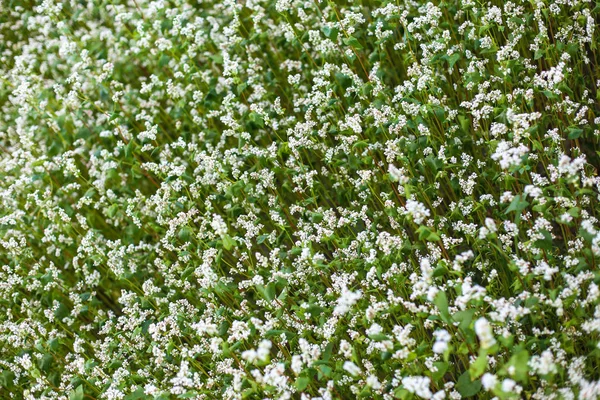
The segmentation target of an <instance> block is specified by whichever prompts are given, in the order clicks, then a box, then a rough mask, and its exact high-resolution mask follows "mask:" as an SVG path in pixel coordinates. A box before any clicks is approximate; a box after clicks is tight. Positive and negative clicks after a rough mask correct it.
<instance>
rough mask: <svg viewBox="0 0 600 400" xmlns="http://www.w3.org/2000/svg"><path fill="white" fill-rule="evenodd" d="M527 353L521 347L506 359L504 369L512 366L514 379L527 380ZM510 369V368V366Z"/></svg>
mask: <svg viewBox="0 0 600 400" xmlns="http://www.w3.org/2000/svg"><path fill="white" fill-rule="evenodd" d="M528 362H529V353H528V352H527V350H525V349H523V350H521V351H519V352H517V353H515V354H514V355H513V356H512V357H511V358H510V360H508V364H507V365H506V367H507V368H506V369H507V370H508V368H511V367H513V368H514V374H513V377H514V379H515V380H516V381H519V382H525V381H527V376H528V371H529V366H528ZM511 369H512V368H511Z"/></svg>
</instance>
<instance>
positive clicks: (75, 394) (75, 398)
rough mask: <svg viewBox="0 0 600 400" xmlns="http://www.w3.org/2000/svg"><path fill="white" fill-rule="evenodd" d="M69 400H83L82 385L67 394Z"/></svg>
mask: <svg viewBox="0 0 600 400" xmlns="http://www.w3.org/2000/svg"><path fill="white" fill-rule="evenodd" d="M69 400H83V385H79V386H77V388H76V389H75V390H73V391H72V392H71V394H69Z"/></svg>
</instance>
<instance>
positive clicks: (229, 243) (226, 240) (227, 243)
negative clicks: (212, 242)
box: [223, 235, 236, 251]
mask: <svg viewBox="0 0 600 400" xmlns="http://www.w3.org/2000/svg"><path fill="white" fill-rule="evenodd" d="M235 244H236V242H235V239H233V238H232V237H231V236H229V235H225V236H223V247H224V248H225V250H228V251H229V250H231V249H232V248H233V247H234V246H235Z"/></svg>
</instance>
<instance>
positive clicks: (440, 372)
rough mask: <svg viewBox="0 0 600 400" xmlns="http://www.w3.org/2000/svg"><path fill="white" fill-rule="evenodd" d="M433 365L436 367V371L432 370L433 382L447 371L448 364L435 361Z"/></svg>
mask: <svg viewBox="0 0 600 400" xmlns="http://www.w3.org/2000/svg"><path fill="white" fill-rule="evenodd" d="M433 365H434V366H435V367H436V368H437V371H435V372H433V373H432V374H431V377H432V378H433V381H434V382H437V381H439V380H440V379H442V378H443V377H444V375H445V374H446V371H448V367H449V365H448V363H447V362H443V361H438V362H435V363H433Z"/></svg>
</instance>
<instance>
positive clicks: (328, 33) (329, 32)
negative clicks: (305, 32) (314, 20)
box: [321, 26, 339, 42]
mask: <svg viewBox="0 0 600 400" xmlns="http://www.w3.org/2000/svg"><path fill="white" fill-rule="evenodd" d="M321 32H323V34H324V35H325V37H327V38H329V39H331V40H332V41H334V42H335V40H336V39H337V36H338V32H339V30H338V28H330V27H328V26H324V27H322V28H321Z"/></svg>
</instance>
